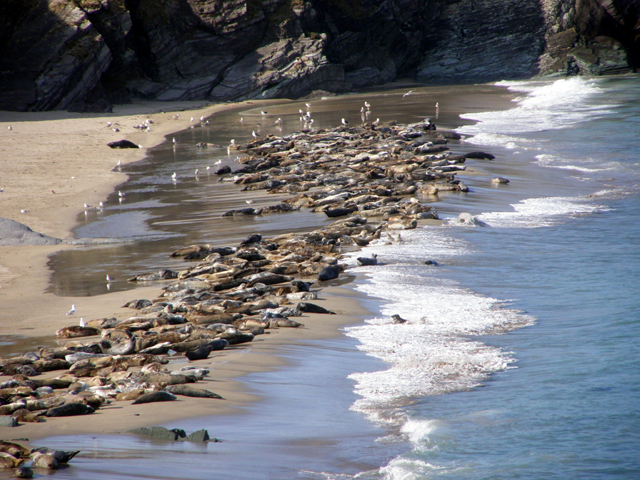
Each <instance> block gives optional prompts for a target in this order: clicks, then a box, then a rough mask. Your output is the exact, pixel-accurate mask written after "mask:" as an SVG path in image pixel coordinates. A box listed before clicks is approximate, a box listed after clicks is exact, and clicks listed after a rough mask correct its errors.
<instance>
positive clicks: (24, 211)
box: [20, 208, 29, 213]
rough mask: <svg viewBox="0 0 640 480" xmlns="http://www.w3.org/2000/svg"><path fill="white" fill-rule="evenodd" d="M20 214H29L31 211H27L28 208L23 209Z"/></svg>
mask: <svg viewBox="0 0 640 480" xmlns="http://www.w3.org/2000/svg"><path fill="white" fill-rule="evenodd" d="M20 213H29V210H27V209H26V208H23V209H22V210H20Z"/></svg>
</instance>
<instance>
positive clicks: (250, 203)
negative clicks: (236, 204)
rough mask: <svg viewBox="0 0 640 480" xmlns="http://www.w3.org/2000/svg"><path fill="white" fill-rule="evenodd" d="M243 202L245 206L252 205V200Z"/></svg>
mask: <svg viewBox="0 0 640 480" xmlns="http://www.w3.org/2000/svg"><path fill="white" fill-rule="evenodd" d="M245 202H247V205H252V204H253V200H245Z"/></svg>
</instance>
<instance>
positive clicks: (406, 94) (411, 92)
mask: <svg viewBox="0 0 640 480" xmlns="http://www.w3.org/2000/svg"><path fill="white" fill-rule="evenodd" d="M409 95H413V90H409V91H408V92H407V93H405V94H404V95H402V98H404V97H408V96H409Z"/></svg>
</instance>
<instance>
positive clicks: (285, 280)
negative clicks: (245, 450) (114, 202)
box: [0, 122, 488, 422]
mask: <svg viewBox="0 0 640 480" xmlns="http://www.w3.org/2000/svg"><path fill="white" fill-rule="evenodd" d="M452 138H457V137H456V134H453V133H447V132H439V131H437V130H436V129H435V126H434V125H433V124H432V123H430V122H424V123H422V122H421V123H418V124H412V125H397V124H395V123H394V122H392V123H390V124H386V125H383V126H378V125H374V124H366V125H362V126H357V127H347V126H341V127H338V128H334V129H330V130H318V131H315V132H311V131H303V132H297V133H294V134H291V135H286V136H282V137H275V136H268V137H265V138H262V139H256V140H254V141H252V142H251V143H249V144H248V145H246V146H238V151H239V152H241V153H242V154H244V155H245V156H244V157H242V158H240V163H241V164H242V166H241V167H240V168H239V169H237V170H236V171H234V172H229V169H224V170H221V171H219V172H217V173H218V174H219V175H220V179H221V181H228V182H234V183H236V184H239V185H243V189H244V190H258V189H264V190H267V191H268V193H270V194H274V195H275V194H280V195H282V194H289V195H291V196H289V197H288V198H286V199H284V200H282V201H281V202H280V203H278V204H277V205H275V206H273V207H272V208H262V209H254V208H252V207H249V208H244V209H240V210H235V211H231V212H227V213H226V214H225V215H260V214H265V213H274V212H290V211H296V210H299V209H300V208H303V207H304V208H308V209H311V210H312V211H315V212H318V213H324V214H325V215H326V216H327V217H329V218H333V219H335V220H334V221H333V222H332V223H331V224H329V225H327V226H325V227H323V228H320V229H317V230H314V231H311V232H307V233H290V234H283V235H277V236H273V237H270V238H265V237H263V236H262V235H261V234H254V235H251V236H249V237H248V238H246V239H245V240H244V241H242V242H241V243H240V244H239V245H237V246H213V245H191V246H188V247H185V248H181V249H179V250H176V251H174V252H172V253H171V254H170V256H172V257H179V258H180V257H181V258H183V259H184V260H185V261H191V262H195V263H193V264H192V265H190V266H188V267H187V268H185V269H184V270H181V271H173V270H167V269H163V270H159V271H155V272H151V273H143V274H140V275H136V276H135V277H133V278H131V279H130V280H131V281H134V282H138V281H144V282H148V281H153V280H155V281H164V282H165V283H166V285H165V286H164V288H163V292H162V294H161V295H160V296H159V297H158V298H156V299H154V300H147V299H135V300H132V301H131V302H128V303H127V304H126V305H125V306H126V307H128V308H132V309H135V310H136V311H137V313H136V314H135V315H134V316H131V317H130V318H126V319H116V318H102V319H94V320H90V321H88V322H85V323H84V325H83V326H81V327H77V326H70V327H65V328H62V329H60V330H58V331H57V332H56V335H57V337H58V338H59V339H61V342H63V343H62V345H61V346H59V347H57V348H41V349H39V350H38V352H29V353H25V354H23V355H21V356H19V357H14V358H8V359H0V367H1V369H2V373H3V374H4V375H11V376H12V378H11V379H9V380H7V381H4V382H2V383H0V415H11V416H13V417H14V418H16V419H18V420H19V421H23V422H30V421H32V422H38V421H43V420H44V417H48V418H52V417H55V416H62V415H85V414H90V413H92V412H94V411H95V409H97V408H100V407H101V406H102V405H104V404H106V403H111V402H114V401H132V402H134V403H136V404H138V405H141V404H144V403H148V402H157V401H175V400H176V399H177V396H179V395H186V396H192V397H200V398H209V399H216V398H218V399H219V398H220V396H219V395H217V394H215V393H213V392H209V391H207V390H203V389H201V388H196V387H191V386H189V385H187V384H193V383H195V382H197V381H198V380H202V379H203V378H204V376H205V375H207V374H208V373H209V371H208V370H206V369H202V368H195V367H192V366H188V367H184V368H182V369H181V370H180V371H170V370H169V369H168V368H167V367H166V365H167V364H168V362H169V358H170V357H171V356H173V355H176V354H182V355H184V356H186V357H187V358H188V359H189V360H190V361H198V360H202V359H206V358H207V357H208V356H209V355H210V354H211V352H214V351H216V350H221V349H225V348H227V347H228V346H229V345H237V344H242V343H247V342H251V341H252V340H253V339H254V338H255V336H256V335H262V334H264V333H267V332H266V331H267V330H269V329H277V328H298V327H303V326H304V325H303V324H302V323H300V322H297V321H295V320H292V319H291V318H290V317H299V316H302V315H303V313H314V314H333V313H334V312H332V311H330V310H328V309H326V308H324V307H321V306H320V305H316V304H314V303H310V301H312V300H315V299H317V298H318V293H317V288H316V287H318V286H322V285H323V284H325V283H326V282H329V281H331V280H332V279H335V278H338V277H339V276H340V275H341V274H342V273H343V272H344V271H345V269H346V266H345V264H344V263H343V262H341V260H343V253H342V252H344V251H345V250H348V249H357V248H358V247H361V246H365V245H367V244H369V243H370V242H372V241H373V240H376V239H380V238H381V235H382V233H383V232H385V231H389V237H390V238H395V237H397V238H400V237H399V235H397V233H395V234H394V233H393V231H396V230H403V229H411V228H416V226H417V225H418V222H419V221H420V220H423V219H434V218H437V213H436V212H435V211H434V210H433V209H432V208H431V207H430V206H429V205H425V204H423V203H422V202H421V201H419V200H418V199H417V198H416V197H415V195H418V194H419V193H422V195H423V196H426V195H437V193H438V192H439V191H442V190H449V191H452V190H458V191H467V190H468V188H467V187H466V186H465V185H464V184H463V183H462V182H460V181H459V180H457V179H456V178H455V175H456V172H459V171H462V170H464V168H465V167H464V166H463V165H461V164H463V163H464V162H465V160H466V158H465V157H464V156H462V155H454V154H452V153H451V152H450V151H449V148H448V147H447V143H448V141H449V139H452ZM476 158H477V156H476ZM484 158H488V157H484ZM394 235H395V237H394ZM358 263H359V264H360V265H368V266H375V265H377V264H378V260H377V257H376V256H375V255H374V256H372V257H360V258H358ZM167 282H171V283H167ZM296 302H297V304H296ZM402 322H404V320H403V319H400V318H399V317H398V318H394V319H393V323H402ZM82 337H86V341H80V340H77V339H78V338H82ZM63 339H74V340H71V341H69V340H63ZM62 369H64V370H67V372H66V373H64V374H62V375H59V376H58V377H57V378H47V379H43V380H41V379H38V378H32V377H36V376H38V375H39V374H40V373H42V372H49V371H54V370H62Z"/></svg>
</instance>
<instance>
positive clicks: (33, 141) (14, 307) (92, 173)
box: [0, 87, 511, 439]
mask: <svg viewBox="0 0 640 480" xmlns="http://www.w3.org/2000/svg"><path fill="white" fill-rule="evenodd" d="M482 88H483V89H485V90H487V91H489V90H494V91H495V93H496V94H495V95H492V96H489V97H487V96H486V95H483V94H478V95H477V96H476V97H473V98H476V99H477V102H478V103H477V105H469V99H466V100H465V102H464V104H463V103H462V102H458V103H457V104H456V101H455V100H456V91H455V89H451V91H450V92H448V93H447V95H448V96H447V95H445V94H444V93H442V92H438V93H434V95H437V98H438V99H439V101H440V103H441V105H447V108H446V110H445V109H444V108H442V107H441V108H442V112H441V115H442V116H443V121H444V122H445V124H447V123H449V124H450V126H455V124H456V123H460V122H457V121H456V119H457V118H458V117H457V116H458V114H459V113H462V112H465V111H471V110H474V109H475V110H476V111H477V110H488V109H493V110H495V109H498V108H507V107H508V106H510V105H511V104H510V103H509V97H508V96H507V95H504V94H503V93H501V92H498V91H497V89H495V88H493V89H492V87H482ZM484 93H486V92H484ZM271 103H273V102H271ZM257 105H259V104H258V103H256V102H251V103H249V104H247V107H248V108H251V107H254V108H255V106H257ZM198 107H202V105H200V104H196V103H182V104H172V105H168V104H157V103H156V104H154V103H139V104H134V105H128V106H121V107H117V108H116V109H115V113H113V114H104V115H80V114H71V113H67V112H48V113H28V114H27V113H9V112H0V120H1V121H0V171H2V172H3V173H2V176H1V177H0V188H4V191H3V192H2V193H0V217H5V218H11V219H14V220H16V221H19V222H21V223H25V224H27V225H28V226H29V227H31V228H32V229H33V230H35V231H38V232H41V233H44V234H47V235H51V236H55V237H58V238H70V237H71V236H72V232H71V230H72V228H73V227H74V226H75V225H76V219H77V215H78V214H79V213H81V212H82V211H83V208H84V207H83V204H84V203H89V204H91V205H96V204H97V203H98V202H100V201H102V200H104V199H105V198H106V197H107V196H108V195H109V194H110V193H112V191H113V189H114V187H115V186H116V185H118V184H119V183H122V182H123V181H124V180H125V175H124V174H123V173H120V172H118V171H117V169H116V170H113V169H114V167H115V166H116V165H117V163H118V160H121V162H122V163H123V164H124V163H128V162H134V161H137V160H140V159H141V158H143V156H144V155H145V149H131V150H128V149H127V150H112V149H109V148H108V147H107V146H106V143H107V142H110V141H114V140H119V139H121V138H127V139H129V140H131V141H133V142H134V143H139V144H142V145H143V146H144V147H145V148H149V147H152V146H154V145H157V144H159V143H160V142H162V141H163V140H164V137H165V135H170V134H171V133H173V132H176V131H179V130H183V129H185V128H188V127H189V125H190V122H189V118H190V117H191V116H193V117H195V118H199V117H200V116H201V115H204V116H208V115H211V114H212V113H213V112H215V111H216V110H217V109H224V108H229V107H228V106H227V105H222V106H207V107H202V108H198ZM183 108H184V109H193V110H185V111H180V118H179V119H178V120H171V119H170V118H171V117H172V116H173V115H174V114H175V112H176V111H178V110H180V109H183ZM161 110H163V111H165V112H166V113H160V111H161ZM146 118H150V119H152V120H153V121H154V122H155V123H154V124H153V125H152V131H151V132H150V133H140V132H138V131H136V130H134V129H133V125H136V124H139V123H142V122H143V121H144V120H145V119H146ZM106 122H112V123H113V124H114V125H116V124H118V125H119V126H118V128H120V132H118V133H115V132H113V131H112V130H111V128H113V127H107V126H106ZM8 125H11V126H12V130H10V131H9V130H8V129H7V126H8ZM72 177H75V178H72ZM52 190H53V192H55V193H53V192H52ZM21 209H27V210H28V212H27V213H20V210H21ZM294 215H295V214H294ZM273 221H274V224H273V225H270V228H272V229H273V230H274V231H275V230H278V225H277V221H278V220H277V217H273ZM263 234H266V235H268V232H263ZM223 240H224V239H223ZM70 248H82V247H77V246H66V245H65V246H47V247H34V246H20V247H13V246H12V247H0V298H2V304H3V310H2V312H0V335H2V337H3V338H4V339H7V338H9V339H15V338H16V337H26V338H29V339H31V340H30V342H31V343H33V341H34V340H37V339H40V338H42V339H43V340H44V339H47V338H48V339H51V338H52V336H53V332H54V331H55V330H56V329H57V328H60V327H63V326H66V325H69V324H70V323H76V321H77V319H74V320H75V321H73V322H70V318H69V317H66V316H65V315H64V312H66V311H67V310H68V309H69V308H70V306H71V304H72V303H77V298H76V297H60V296H56V295H53V294H50V293H44V292H45V289H46V288H47V286H48V282H49V275H50V272H49V270H48V268H47V265H46V262H47V258H48V256H49V255H51V254H53V253H54V252H56V251H59V250H60V249H70ZM159 292H160V287H159V286H158V285H156V286H150V287H143V288H140V287H138V288H136V290H135V297H136V298H155V297H156V296H157V295H158V293H159ZM321 297H322V298H326V300H324V301H322V302H320V303H321V304H323V305H325V306H327V307H328V308H331V309H332V310H335V311H338V312H339V313H340V314H339V315H335V316H331V317H327V316H320V315H308V316H305V317H304V318H303V319H302V320H301V321H302V322H303V323H305V325H306V328H305V329H299V330H294V329H280V330H277V331H274V332H273V333H270V334H268V335H264V336H259V337H257V338H256V340H255V341H254V342H253V343H251V344H245V345H240V346H238V347H234V348H230V349H229V350H225V351H223V352H219V353H218V354H217V355H215V356H212V357H211V358H210V359H208V360H205V361H202V362H198V363H204V364H206V365H205V366H207V368H212V373H211V375H210V376H209V380H205V382H202V387H203V388H207V389H210V390H212V391H214V392H216V393H219V394H220V395H222V396H223V397H224V398H225V400H223V401H215V402H216V403H215V406H214V407H213V408H212V404H211V400H206V401H203V400H197V399H186V400H183V399H181V402H180V405H181V406H184V407H185V408H181V409H176V408H174V407H173V406H171V405H170V406H167V405H165V404H152V405H146V406H145V409H144V411H142V410H141V409H139V408H138V407H135V406H130V405H128V404H129V403H130V402H118V403H116V404H114V405H113V406H108V407H105V408H102V409H100V410H98V412H97V413H96V414H94V415H92V416H91V417H68V418H65V419H55V420H52V419H50V420H48V421H47V422H46V423H41V424H26V425H24V426H21V427H19V428H15V429H12V430H11V431H8V430H7V431H6V433H5V432H2V436H3V438H9V436H10V437H11V438H16V437H26V438H30V439H36V438H43V437H48V436H51V435H53V434H55V435H61V434H73V433H115V432H121V431H124V430H127V429H130V428H134V427H136V426H151V425H156V424H158V423H166V422H168V421H172V420H178V419H180V418H187V417H197V416H203V415H211V414H216V413H226V412H230V411H232V410H233V409H235V408H237V407H239V406H242V405H244V404H246V403H247V402H251V401H255V400H257V398H255V397H254V396H252V395H250V394H248V393H247V392H246V391H245V389H244V388H243V386H242V385H241V384H240V383H239V382H238V381H237V380H236V379H237V378H238V377H240V376H242V375H245V374H247V373H250V372H257V371H264V370H266V369H272V368H275V367H278V366H281V365H282V364H283V360H282V359H281V358H280V357H279V356H278V355H277V353H278V348H279V346H282V345H285V344H288V343H291V342H296V341H301V340H309V339H314V338H316V339H317V338H327V337H331V336H334V335H339V327H340V326H342V325H347V324H353V323H358V322H360V321H361V319H362V317H363V316H365V315H366V314H367V312H366V311H365V310H364V309H363V308H362V307H361V305H360V304H359V303H358V302H357V301H354V300H355V297H356V294H354V293H353V291H352V290H351V289H349V288H345V287H332V288H324V289H323V290H322V292H321ZM131 299H132V293H131V292H116V293H109V294H105V295H98V296H94V297H91V298H90V299H83V311H82V316H83V317H84V318H87V319H91V318H102V317H107V316H116V317H118V318H126V317H128V316H131V310H128V309H123V308H122V307H121V305H122V304H124V303H125V302H126V301H129V300H131ZM327 319H329V320H327ZM19 348H20V343H18V344H17V345H16V347H12V348H11V349H9V348H6V347H4V346H2V345H0V356H6V355H7V354H10V353H12V352H13V351H14V349H19ZM23 351H24V350H23ZM208 364H211V366H209V365H208ZM179 366H182V364H179V363H178V364H176V367H179ZM54 373H55V372H54ZM5 379H6V377H1V378H0V380H5ZM159 419H161V420H159Z"/></svg>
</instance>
